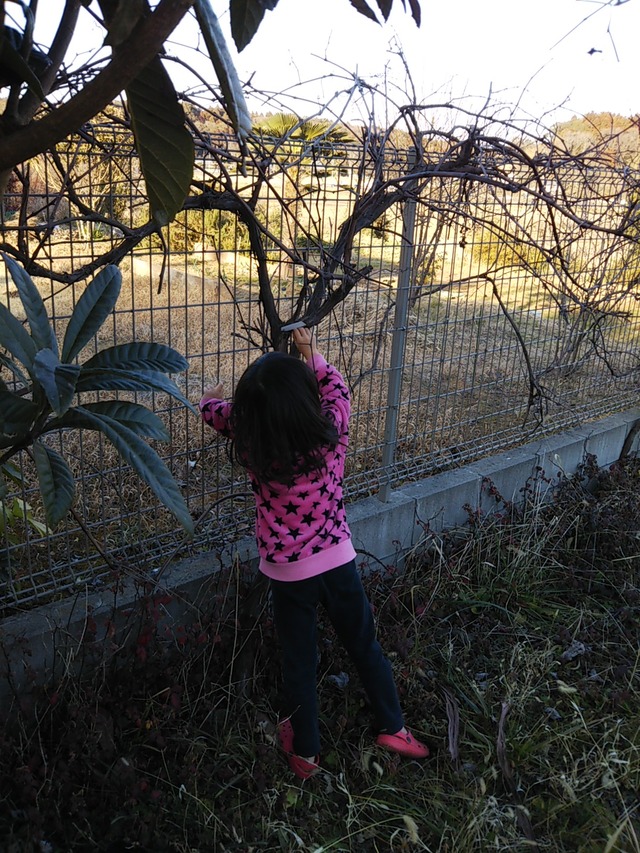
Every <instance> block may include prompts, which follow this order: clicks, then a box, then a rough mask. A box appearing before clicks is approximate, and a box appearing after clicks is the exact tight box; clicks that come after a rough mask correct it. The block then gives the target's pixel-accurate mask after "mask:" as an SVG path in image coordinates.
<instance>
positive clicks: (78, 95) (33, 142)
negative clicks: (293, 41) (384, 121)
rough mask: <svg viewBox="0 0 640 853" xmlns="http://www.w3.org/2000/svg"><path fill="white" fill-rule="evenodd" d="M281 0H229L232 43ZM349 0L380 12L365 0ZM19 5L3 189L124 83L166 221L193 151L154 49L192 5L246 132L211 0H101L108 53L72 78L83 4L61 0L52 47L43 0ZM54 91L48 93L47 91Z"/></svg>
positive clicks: (2, 58)
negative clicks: (41, 20) (70, 57)
mask: <svg viewBox="0 0 640 853" xmlns="http://www.w3.org/2000/svg"><path fill="white" fill-rule="evenodd" d="M277 2H278V0H230V2H229V12H230V18H231V31H232V34H233V39H234V41H235V44H236V46H237V48H238V50H242V49H243V48H244V47H245V46H246V45H247V44H248V43H249V42H250V41H251V39H252V38H253V36H254V35H255V33H256V31H257V30H258V28H259V26H260V23H261V21H262V18H263V16H264V13H265V11H266V10H272V9H274V8H275V7H276V5H277ZM351 2H352V5H353V6H355V8H356V9H357V10H358V11H359V12H361V13H362V14H363V15H366V16H367V17H369V18H373V19H374V20H376V16H375V14H374V13H373V11H372V10H371V8H370V7H369V6H368V5H367V3H366V2H364V0H351ZM402 3H403V5H404V4H405V0H402ZM15 5H18V6H20V7H21V8H22V10H23V11H24V23H23V24H22V27H21V29H17V28H16V26H15V25H14V24H13V23H9V22H8V21H7V8H6V6H7V4H2V7H1V13H2V20H1V21H0V25H1V29H0V75H1V76H0V82H1V83H4V84H5V85H8V86H9V97H8V99H7V101H6V104H5V109H4V111H3V113H2V115H1V116H0V191H1V190H3V189H4V187H5V186H6V182H7V180H8V176H9V170H10V169H11V168H12V167H14V166H16V165H17V164H19V163H23V162H25V161H26V160H29V159H30V158H32V157H35V156H36V155H37V154H40V153H42V152H43V151H47V150H48V149H50V148H52V147H53V146H54V145H55V144H56V143H57V142H60V141H61V140H62V139H64V138H65V137H67V136H69V135H70V134H72V133H74V132H75V131H77V130H78V129H79V128H81V127H82V125H83V124H85V123H86V122H88V121H90V120H91V119H92V118H94V116H96V115H97V114H98V113H99V112H100V111H101V110H103V109H105V108H106V107H107V105H108V104H110V103H111V102H112V101H113V100H114V99H115V98H116V97H117V96H118V95H119V94H120V92H122V91H123V90H124V92H125V93H126V100H127V109H128V112H129V115H130V120H131V126H132V129H133V132H134V134H135V137H136V145H137V148H138V151H139V154H140V158H141V166H142V171H143V173H144V175H145V178H146V183H147V190H148V193H149V200H150V202H151V208H152V211H153V216H154V219H155V220H156V222H157V223H158V224H159V225H163V224H165V223H166V222H168V221H170V220H171V219H172V218H173V216H174V215H175V214H176V212H177V211H178V210H179V209H180V206H181V204H182V202H183V200H184V198H185V196H186V195H187V192H188V187H189V182H190V180H191V177H192V173H193V157H194V152H193V144H192V139H191V135H190V134H189V133H188V132H187V130H186V128H185V123H184V113H183V109H182V105H181V103H180V100H179V98H178V95H177V93H176V91H175V89H174V87H173V84H172V82H171V79H170V77H169V75H168V73H167V72H166V70H165V68H164V66H163V65H162V62H161V59H160V57H161V54H162V45H163V42H164V41H165V39H166V38H167V37H168V36H169V35H170V34H171V33H172V32H173V30H174V29H175V28H176V27H177V25H178V24H179V23H180V21H181V19H182V18H183V17H184V15H185V14H186V13H187V12H188V11H189V10H190V9H193V11H194V13H195V16H196V19H197V23H198V26H199V28H200V31H201V33H202V36H203V41H204V44H205V45H206V48H207V51H208V53H209V57H210V59H211V63H212V65H213V68H214V71H215V74H216V77H217V79H218V83H219V86H220V89H221V100H222V102H223V104H224V106H225V109H226V111H227V113H228V115H229V118H230V120H231V123H232V125H233V127H234V129H235V131H236V133H237V134H238V136H239V138H240V140H241V141H244V140H245V139H246V137H247V135H248V133H249V132H250V129H251V118H250V116H249V112H248V110H247V107H246V104H245V101H244V95H243V92H242V87H241V86H240V83H239V80H238V77H237V74H236V71H235V68H234V66H233V62H232V60H231V57H230V54H229V50H228V48H227V45H226V43H225V40H224V37H223V34H222V31H221V29H220V26H219V23H218V19H217V17H216V15H215V13H214V10H213V6H212V3H211V0H159V2H158V3H157V4H156V5H155V6H154V7H153V8H152V7H151V5H150V3H149V2H148V0H98V7H99V12H98V13H95V15H94V16H95V17H97V19H98V20H100V21H101V23H102V24H103V26H104V29H105V44H106V45H108V46H109V47H110V48H111V55H110V57H109V58H108V59H106V60H105V61H104V62H100V63H98V64H97V65H95V66H83V67H81V68H79V69H78V70H77V71H76V72H75V73H74V74H73V75H72V78H71V79H70V78H69V77H68V76H67V75H66V74H65V73H64V71H63V69H64V65H65V59H66V56H67V52H68V50H69V46H70V43H71V39H72V36H73V34H74V32H75V29H76V27H77V24H78V16H79V14H80V12H81V10H82V8H83V6H84V5H85V4H84V3H82V2H81V0H66V2H65V6H64V12H63V14H62V17H61V19H60V22H59V24H58V28H57V30H56V33H55V35H54V37H53V39H52V41H51V45H50V47H49V49H48V50H41V49H40V48H39V47H37V46H36V45H34V44H33V30H34V26H35V22H36V17H37V16H38V15H45V14H47V13H48V11H49V10H47V9H46V6H38V3H37V2H36V0H32V2H31V3H30V4H28V5H27V4H23V3H16V4H15ZM377 5H378V8H379V10H380V13H381V14H382V16H383V17H384V18H385V19H386V18H387V17H388V15H389V13H390V11H391V8H392V5H393V2H392V0H377ZM409 5H410V8H411V12H412V14H413V17H414V19H415V20H416V23H418V24H419V22H420V5H419V3H418V0H410V2H409ZM54 93H55V95H56V100H55V102H52V101H51V100H50V99H49V96H50V95H52V94H54Z"/></svg>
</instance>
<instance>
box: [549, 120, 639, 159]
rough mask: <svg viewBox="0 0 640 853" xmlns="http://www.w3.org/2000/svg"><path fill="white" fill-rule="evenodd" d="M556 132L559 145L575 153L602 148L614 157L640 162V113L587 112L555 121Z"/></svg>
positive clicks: (608, 155) (605, 153)
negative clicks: (623, 114)
mask: <svg viewBox="0 0 640 853" xmlns="http://www.w3.org/2000/svg"><path fill="white" fill-rule="evenodd" d="M552 132H553V135H554V137H555V139H554V141H555V143H556V145H558V146H560V147H563V148H566V149H567V150H568V151H569V152H571V153H572V154H583V153H585V152H588V151H591V150H594V152H595V150H596V149H599V150H600V151H602V152H603V153H604V155H605V156H606V157H607V158H608V159H609V158H610V159H611V160H612V161H615V162H622V163H625V164H626V165H630V166H637V165H639V164H640V116H635V117H634V118H628V117H626V116H621V115H616V114H614V113H587V115H585V116H580V117H578V116H574V117H573V118H571V119H569V121H565V122H562V123H561V124H557V125H555V127H553V128H552Z"/></svg>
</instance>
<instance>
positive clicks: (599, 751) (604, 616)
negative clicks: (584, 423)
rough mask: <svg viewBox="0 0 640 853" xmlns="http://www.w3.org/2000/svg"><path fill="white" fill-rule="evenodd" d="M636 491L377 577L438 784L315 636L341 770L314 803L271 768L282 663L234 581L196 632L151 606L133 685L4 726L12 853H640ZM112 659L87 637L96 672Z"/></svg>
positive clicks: (83, 689) (599, 497)
mask: <svg viewBox="0 0 640 853" xmlns="http://www.w3.org/2000/svg"><path fill="white" fill-rule="evenodd" d="M639 482H640V463H639V462H638V460H629V461H627V462H626V463H625V464H624V465H618V466H615V467H614V468H612V469H611V470H610V471H600V470H598V469H597V467H596V466H595V463H594V460H593V459H588V460H587V461H586V464H585V466H584V468H583V470H582V472H581V474H580V476H576V477H574V478H572V479H571V480H570V481H566V482H564V483H562V484H561V485H560V487H559V489H558V490H557V492H556V496H555V500H554V502H553V503H551V504H549V505H544V506H540V505H537V504H536V503H535V499H534V497H533V496H534V494H535V485H536V484H531V490H530V492H529V493H528V498H529V499H528V501H527V503H526V504H525V506H524V507H521V508H516V507H513V506H509V505H505V504H504V503H503V502H502V501H501V500H500V497H499V496H498V495H495V497H496V508H497V510H498V514H497V515H496V516H493V517H490V518H478V517H477V516H470V524H469V526H468V527H467V528H464V529H460V530H452V531H446V532H445V533H443V534H440V535H435V534H433V533H431V532H430V531H429V530H428V529H425V536H424V541H423V543H422V545H421V546H420V547H419V548H418V549H416V551H415V553H414V554H413V555H411V556H410V558H409V560H408V563H407V566H406V570H405V571H404V572H403V573H398V572H396V571H395V569H394V568H393V567H391V566H388V567H384V569H383V570H381V571H378V570H380V567H379V566H372V567H371V568H375V569H376V570H377V571H375V572H372V573H371V574H370V575H369V576H368V578H367V581H366V582H367V587H368V592H369V594H370V597H371V599H372V602H373V604H374V606H375V611H376V616H377V620H378V624H379V633H380V636H381V639H382V641H383V644H384V646H385V648H386V649H387V652H388V654H389V656H390V658H391V660H392V662H393V667H394V670H395V673H396V677H397V680H398V684H399V687H400V691H401V696H402V703H403V706H404V708H405V712H406V716H407V720H408V722H409V724H410V725H411V726H412V727H413V728H414V729H415V731H416V732H417V733H418V734H419V735H420V736H421V737H423V738H425V739H426V740H427V742H428V743H429V745H430V746H431V748H432V757H431V758H430V759H429V760H428V761H427V762H426V763H424V764H417V763H410V762H409V763H407V762H403V761H402V760H400V759H398V758H394V757H392V756H389V755H388V754H385V753H382V752H380V751H379V750H377V749H376V748H375V747H373V746H372V738H371V733H370V731H369V728H368V727H369V723H370V719H369V714H368V711H367V707H366V701H365V697H364V696H363V694H362V691H361V689H360V687H359V685H358V682H357V680H356V679H355V677H354V675H353V673H352V672H351V670H350V666H349V663H348V661H347V660H345V657H344V654H343V652H342V651H341V648H340V647H339V645H338V644H337V642H336V640H335V637H334V635H333V633H332V631H331V629H330V627H329V626H328V625H326V624H321V634H320V649H321V658H320V666H319V681H320V695H321V723H322V740H323V754H322V765H323V768H324V769H323V772H322V773H321V774H320V775H319V776H318V777H316V778H314V779H311V780H309V781H308V782H305V783H304V784H301V783H299V782H298V781H296V780H295V779H294V778H293V777H291V776H290V775H289V772H288V769H287V767H286V763H285V762H284V761H283V759H282V757H281V756H280V755H279V753H278V749H277V746H276V741H275V736H274V735H275V732H274V720H275V719H276V712H277V708H278V705H279V670H278V664H277V647H276V641H275V638H274V636H273V627H272V623H271V621H270V614H269V609H268V605H267V604H266V603H265V602H264V600H261V599H260V597H259V596H257V597H256V588H255V586H254V584H253V581H252V580H251V578H249V577H246V576H243V575H242V574H241V573H240V570H239V569H236V570H234V571H233V572H231V573H230V574H229V575H224V576H220V578H219V579H218V581H217V584H216V585H214V586H213V587H212V588H211V589H209V590H207V591H206V594H205V595H203V598H202V607H201V610H200V612H199V614H198V616H199V618H198V622H197V624H195V625H192V624H187V625H178V626H176V625H175V624H173V623H171V622H166V620H165V619H164V618H162V617H161V616H160V617H159V615H158V614H162V612H163V609H162V608H163V607H164V606H170V600H169V599H168V598H167V597H164V598H162V597H161V598H156V599H154V600H153V601H152V600H148V599H145V598H143V599H142V600H141V606H140V611H139V613H138V615H137V616H136V617H135V618H136V619H137V620H139V621H136V622H132V627H133V628H134V631H133V637H134V642H133V646H132V647H131V648H129V649H128V650H121V651H120V652H119V653H118V654H117V655H116V658H115V659H116V660H119V661H120V663H121V664H122V666H121V667H120V668H115V667H113V668H107V669H106V670H100V671H99V672H98V673H96V674H95V675H94V676H93V677H90V678H88V679H87V680H85V682H83V683H82V684H78V682H76V681H72V680H71V679H69V678H62V679H60V680H59V681H58V682H57V683H55V684H54V683H52V684H50V685H49V686H48V688H47V690H46V691H45V694H44V696H43V697H41V700H40V702H39V703H38V704H36V705H32V704H31V705H26V704H25V697H24V696H23V697H20V699H21V701H20V702H18V701H16V704H15V707H14V708H13V709H11V711H10V712H9V713H10V716H11V720H12V725H11V727H10V728H4V729H3V735H2V739H1V741H0V743H1V744H2V761H1V762H0V773H1V774H2V776H1V785H0V790H1V791H2V803H3V809H2V812H1V816H0V835H1V836H2V838H3V842H2V843H1V844H0V849H2V851H3V853H5V851H7V853H9V851H11V853H14V851H22V850H30V849H37V850H48V851H51V853H58V851H67V850H97V851H113V853H115V851H120V850H124V849H133V848H136V849H140V850H147V851H154V853H161V851H176V853H178V852H179V853H187V851H189V853H195V851H203V853H204V851H210V850H216V851H221V853H227V851H228V852H229V853H231V851H243V853H244V851H247V853H248V851H273V853H275V851H283V850H285V851H295V850H300V851H306V853H321V851H323V852H324V851H333V853H342V851H354V853H383V851H384V853H387V851H420V850H424V851H431V852H432V853H435V852H436V851H438V853H444V851H447V853H462V851H464V853H476V851H477V853H488V851H491V850H500V851H507V850H513V851H522V852H523V853H524V851H531V850H538V851H550V853H605V851H606V853H640V814H639V812H638V808H639V803H638V790H640V657H639V649H640V575H639V569H640V558H639V557H638V548H637V537H638V518H640V490H639V489H638V483H639ZM487 488H489V489H492V486H491V484H487ZM250 602H252V603H251V604H250ZM252 614H253V615H252ZM133 618H134V617H132V619H133ZM113 642H115V639H114V640H113ZM99 645H100V651H101V652H102V651H103V647H102V641H101V642H100V644H99ZM96 651H98V649H96V648H95V646H94V644H93V638H92V636H91V633H90V629H89V631H88V635H87V637H86V640H85V645H84V652H85V655H86V661H87V664H89V662H90V661H91V659H92V655H93V654H94V653H95V652H96ZM107 651H108V653H109V654H111V653H112V652H113V651H114V650H113V649H107ZM343 672H348V673H350V674H351V676H352V678H351V680H350V682H349V683H348V684H347V685H346V687H342V688H341V687H339V686H337V684H336V683H334V681H333V680H332V678H331V676H332V675H338V674H340V673H343ZM34 709H37V710H34Z"/></svg>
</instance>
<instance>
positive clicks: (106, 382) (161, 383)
mask: <svg viewBox="0 0 640 853" xmlns="http://www.w3.org/2000/svg"><path fill="white" fill-rule="evenodd" d="M76 391H78V392H80V391H161V392H163V393H164V394H170V395H171V396H172V397H175V398H176V400H179V401H180V402H181V403H183V404H184V405H185V406H187V407H188V408H189V409H190V410H191V411H192V412H193V413H194V414H197V412H196V409H195V408H194V407H193V406H192V405H191V403H190V402H189V401H188V400H187V398H186V397H185V396H184V394H183V393H182V392H181V391H180V389H179V388H178V386H177V385H176V384H175V382H173V381H172V380H171V379H169V377H168V376H165V374H164V373H159V372H158V371H155V370H140V371H137V372H135V371H130V370H115V369H102V368H99V367H98V368H95V369H93V368H89V369H87V368H85V366H84V365H83V366H82V369H81V370H80V376H79V377H78V381H77V383H76Z"/></svg>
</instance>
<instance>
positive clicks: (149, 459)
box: [66, 406, 193, 534]
mask: <svg viewBox="0 0 640 853" xmlns="http://www.w3.org/2000/svg"><path fill="white" fill-rule="evenodd" d="M66 418H68V419H69V420H73V421H74V422H75V423H74V424H73V425H74V426H77V427H82V428H84V429H94V430H99V431H100V432H101V433H102V434H103V435H104V436H105V437H106V438H107V439H108V440H109V441H110V442H111V444H113V446H114V447H115V448H116V450H117V451H118V453H119V454H120V456H121V457H122V459H123V460H124V461H125V462H126V463H127V464H129V465H131V467H132V468H133V469H134V470H135V471H136V472H137V474H138V475H139V476H140V477H141V478H142V479H143V480H144V481H145V482H146V483H148V485H149V486H150V487H151V488H152V489H153V491H154V493H155V495H156V496H157V497H158V499H159V500H160V501H161V502H162V504H163V505H164V506H165V507H166V508H167V509H168V510H169V511H170V512H172V513H173V515H174V516H175V517H176V518H177V519H178V521H179V522H180V524H181V525H182V526H183V527H184V528H185V530H186V531H187V532H188V533H190V534H191V533H193V519H192V518H191V514H190V513H189V509H188V508H187V505H186V503H185V502H184V498H183V497H182V494H181V493H180V489H179V487H178V484H177V483H176V481H175V480H174V479H173V476H172V474H171V472H170V471H169V469H168V468H167V466H166V465H165V464H164V462H163V461H162V459H161V458H160V457H159V456H158V454H157V453H156V452H155V450H153V448H151V447H149V445H148V444H147V443H146V442H145V441H143V439H141V438H140V437H139V436H138V435H137V434H136V433H135V432H134V431H133V430H132V429H129V427H127V426H124V425H123V424H121V423H118V421H116V420H114V419H113V418H109V417H106V416H105V415H103V414H98V413H96V412H95V411H91V410H90V409H87V408H84V407H83V406H77V407H76V408H75V409H73V410H72V411H70V412H67V415H66Z"/></svg>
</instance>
